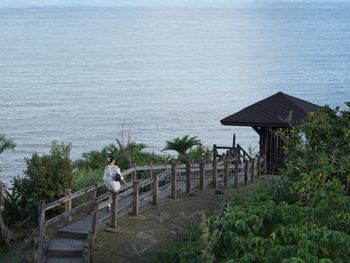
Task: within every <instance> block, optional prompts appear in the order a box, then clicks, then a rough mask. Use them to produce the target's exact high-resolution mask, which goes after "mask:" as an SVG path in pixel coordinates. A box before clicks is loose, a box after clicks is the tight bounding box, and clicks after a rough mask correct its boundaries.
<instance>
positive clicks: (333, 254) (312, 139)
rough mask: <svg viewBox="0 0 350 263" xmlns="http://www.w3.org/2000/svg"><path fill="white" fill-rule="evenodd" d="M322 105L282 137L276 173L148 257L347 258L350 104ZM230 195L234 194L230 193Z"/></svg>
mask: <svg viewBox="0 0 350 263" xmlns="http://www.w3.org/2000/svg"><path fill="white" fill-rule="evenodd" d="M347 107H348V108H347V109H346V110H340V109H339V108H336V109H334V110H333V109H330V108H329V107H324V108H323V110H322V111H320V112H317V113H313V114H310V116H309V117H308V119H307V121H305V122H304V123H303V124H301V125H298V126H294V127H293V128H292V129H291V130H290V131H289V132H282V131H280V132H279V135H280V136H282V137H283V138H284V142H285V147H284V151H285V153H286V154H287V158H288V159H287V165H286V167H285V169H284V171H283V172H282V176H281V178H280V180H278V181H276V182H274V183H272V184H271V183H268V184H266V185H263V186H261V187H260V188H258V189H257V190H256V192H255V194H254V195H253V196H252V197H249V198H243V199H242V198H241V197H240V198H238V197H237V198H233V200H232V201H230V202H228V203H227V204H226V208H225V210H224V212H223V213H222V214H221V215H218V216H213V217H210V218H205V219H203V221H202V223H201V224H200V225H199V226H198V227H196V228H195V229H194V230H193V231H191V232H189V233H188V235H187V236H186V237H185V238H184V239H183V240H182V241H180V242H177V243H175V244H172V245H170V246H169V248H168V249H167V250H165V251H164V252H162V253H160V254H158V255H157V257H158V260H154V261H153V262H193V263H195V262H226V263H231V262H232V263H233V262H241V263H243V262H244V263H248V262H251V263H253V262H258V263H259V262H262V263H265V262H266V263H267V262H268V263H274V262H276V263H277V262H282V263H304V262H307V263H313V262H315V263H316V262H322V263H331V262H339V263H340V262H349V261H350V250H349V247H350V196H349V194H350V191H349V190H350V189H349V182H350V111H349V108H350V103H347ZM233 196H235V193H234V192H233Z"/></svg>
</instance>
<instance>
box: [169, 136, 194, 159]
mask: <svg viewBox="0 0 350 263" xmlns="http://www.w3.org/2000/svg"><path fill="white" fill-rule="evenodd" d="M199 144H200V140H198V139H197V136H194V137H190V136H189V135H186V136H184V137H182V138H180V137H177V138H175V139H174V140H172V141H166V146H165V148H164V149H163V150H162V151H168V150H172V151H176V152H177V153H178V154H179V157H180V156H182V155H185V154H186V153H187V152H188V151H189V150H190V149H191V148H192V147H194V146H196V145H199Z"/></svg>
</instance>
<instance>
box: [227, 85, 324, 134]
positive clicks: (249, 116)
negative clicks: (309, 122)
mask: <svg viewBox="0 0 350 263" xmlns="http://www.w3.org/2000/svg"><path fill="white" fill-rule="evenodd" d="M320 108H321V107H320V106H318V105H316V104H313V103H310V102H307V101H305V100H301V99H298V98H296V97H292V96H289V95H287V94H284V93H283V92H277V93H276V94H274V95H272V96H270V97H268V98H266V99H263V100H261V101H258V102H257V103H254V104H252V105H250V106H248V107H246V108H244V109H243V110H241V111H239V112H237V113H234V114H232V115H230V116H228V117H226V118H224V119H222V120H221V123H222V124H223V125H233V126H280V127H285V126H288V122H287V121H286V120H287V118H288V116H289V113H290V111H292V122H293V123H300V122H302V121H303V120H304V119H305V117H306V115H307V114H308V113H309V112H312V111H316V110H318V109H320Z"/></svg>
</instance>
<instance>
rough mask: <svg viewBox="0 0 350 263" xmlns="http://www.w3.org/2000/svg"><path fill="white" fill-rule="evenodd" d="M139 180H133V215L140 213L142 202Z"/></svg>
mask: <svg viewBox="0 0 350 263" xmlns="http://www.w3.org/2000/svg"><path fill="white" fill-rule="evenodd" d="M139 185H140V182H139V181H134V182H133V210H132V213H133V216H138V215H139V204H140V194H139Z"/></svg>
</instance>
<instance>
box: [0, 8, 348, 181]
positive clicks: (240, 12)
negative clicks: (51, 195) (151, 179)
mask: <svg viewBox="0 0 350 263" xmlns="http://www.w3.org/2000/svg"><path fill="white" fill-rule="evenodd" d="M349 69H350V4H346V3H345V4H344V3H343V4H340V3H338V4H334V3H333V4H332V3H331V4H319V3H315V4H305V3H284V4H266V5H262V4H260V5H259V6H254V4H252V5H250V6H248V7H244V6H243V7H242V6H240V7H237V8H236V7H231V8H222V9H215V8H202V9H200V8H165V7H163V8H141V7H139V8H137V7H135V8H127V7H124V8H118V7H98V8H97V7H95V8H94V7H79V6H77V7H49V8H48V7H46V8H45V7H40V8H35V7H32V8H0V133H5V134H6V135H7V136H8V137H9V138H11V139H13V140H14V141H15V143H16V144H17V147H16V148H15V150H14V151H7V152H4V153H3V154H1V156H0V167H1V172H0V178H1V180H4V181H5V182H10V180H11V178H13V177H14V176H16V175H22V174H23V172H22V171H23V170H24V169H25V162H24V157H30V156H31V155H32V154H33V153H34V152H37V153H47V152H48V151H49V149H50V144H51V142H52V141H53V140H58V141H60V142H65V143H71V144H72V158H73V159H76V158H79V157H80V156H81V153H83V152H87V151H90V150H98V149H101V148H102V147H103V146H105V145H107V144H110V143H115V138H117V137H118V138H120V137H121V133H122V131H124V139H127V136H128V133H129V130H130V131H131V133H130V134H131V136H132V139H133V140H135V141H136V142H140V143H145V144H146V145H147V146H148V148H147V150H153V151H157V152H159V151H160V150H162V148H163V147H164V146H165V141H166V140H171V139H173V138H175V137H177V136H183V135H186V134H190V135H191V136H198V137H199V138H200V139H202V141H203V142H204V144H206V145H208V146H209V147H212V145H213V144H214V143H215V144H218V145H231V144H232V135H233V133H236V134H237V142H238V143H240V144H242V145H243V146H244V147H248V146H249V145H253V146H256V145H257V141H258V137H257V135H256V134H255V132H254V131H253V130H252V129H251V128H249V127H246V128H245V127H227V126H222V125H221V124H220V120H221V119H222V118H224V117H226V116H228V115H230V114H232V113H234V112H237V111H238V110H240V109H242V108H244V107H246V106H248V105H250V104H252V103H254V102H256V101H258V100H261V99H263V98H265V97H267V96H270V95H272V94H274V93H276V92H278V91H283V92H285V93H287V94H290V95H293V96H296V97H299V98H302V99H305V100H308V101H311V102H313V103H317V104H320V105H324V104H329V105H331V106H336V105H343V102H344V101H349V100H350V85H349V84H350V74H349Z"/></svg>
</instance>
